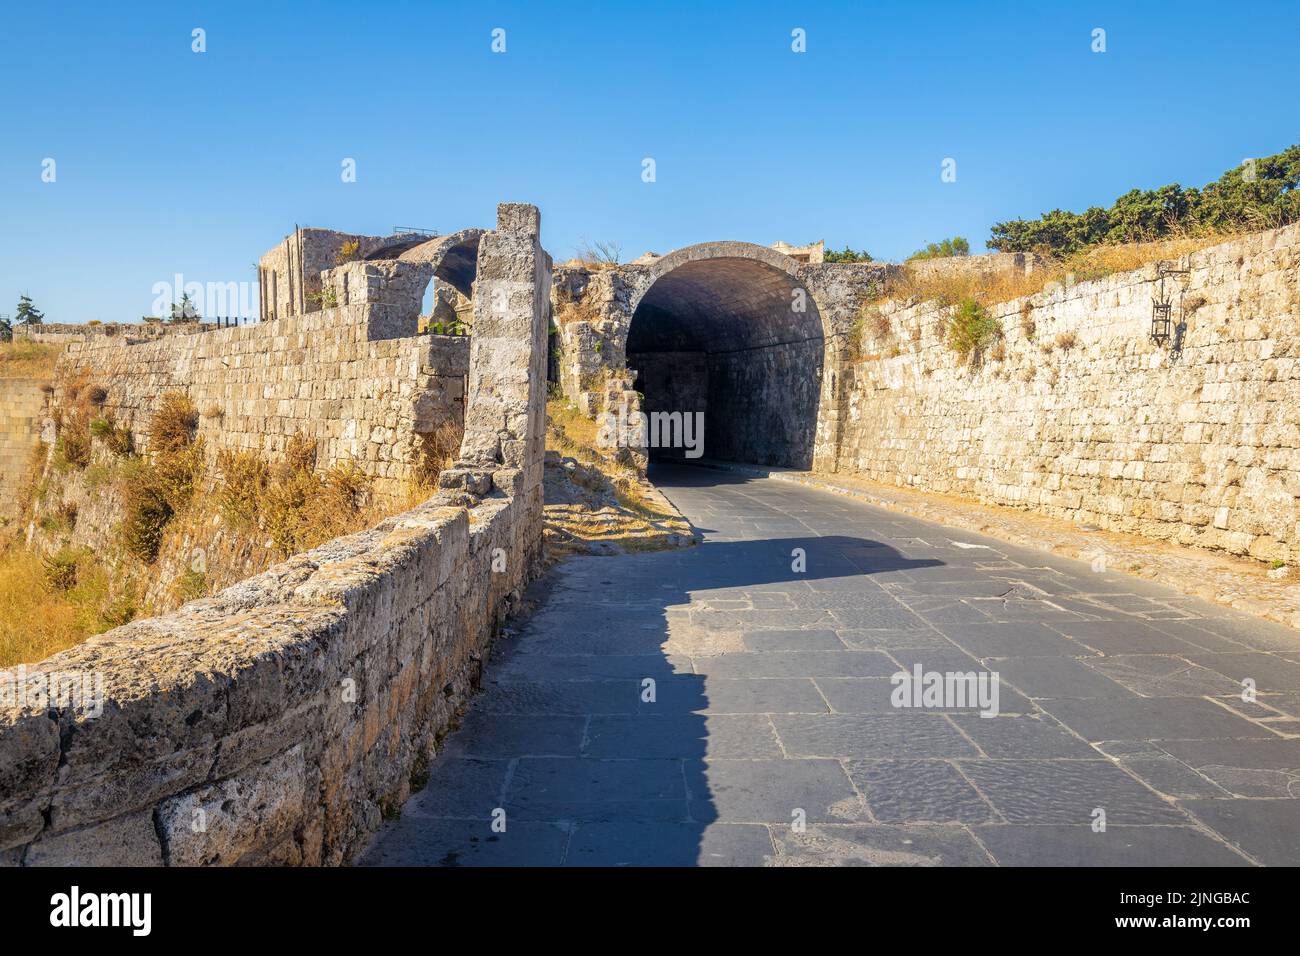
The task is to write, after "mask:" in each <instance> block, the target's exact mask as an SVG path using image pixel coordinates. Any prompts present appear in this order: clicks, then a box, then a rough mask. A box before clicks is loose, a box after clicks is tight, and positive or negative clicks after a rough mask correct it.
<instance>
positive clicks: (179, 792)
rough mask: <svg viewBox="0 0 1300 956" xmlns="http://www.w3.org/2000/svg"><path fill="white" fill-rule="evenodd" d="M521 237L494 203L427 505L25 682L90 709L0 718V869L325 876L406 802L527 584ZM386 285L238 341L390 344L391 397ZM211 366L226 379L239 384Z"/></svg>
mask: <svg viewBox="0 0 1300 956" xmlns="http://www.w3.org/2000/svg"><path fill="white" fill-rule="evenodd" d="M538 226H539V220H538V214H537V210H536V209H535V208H534V207H531V206H517V205H503V206H502V207H501V208H500V211H499V216H498V223H497V228H496V230H494V231H492V232H490V233H485V234H482V236H481V239H482V250H481V251H480V253H479V255H478V257H477V270H476V278H475V282H476V285H477V287H478V288H479V290H480V295H479V296H478V297H477V299H476V310H475V323H474V324H475V328H476V335H475V337H474V339H473V342H472V343H471V346H470V349H471V351H470V355H469V393H470V395H471V409H470V412H469V414H468V415H467V416H466V427H465V435H464V441H463V445H462V450H461V454H460V456H459V462H458V467H457V468H456V469H455V470H454V471H452V472H450V473H447V474H446V475H445V477H444V484H445V485H447V486H448V490H447V491H445V492H443V493H440V494H438V495H435V496H434V497H433V498H431V499H430V500H429V501H427V502H426V503H424V504H423V505H421V506H420V507H418V508H416V509H415V510H413V511H410V512H407V513H405V514H401V515H398V516H396V517H394V518H390V519H388V520H386V521H384V522H383V523H381V524H380V525H379V526H378V527H376V528H374V529H372V530H370V531H367V532H364V533H361V534H355V535H350V536H348V537H344V538H339V539H336V540H334V541H332V542H330V543H329V544H327V545H324V546H322V547H320V548H317V549H315V550H313V551H310V552H307V553H305V554H300V555H297V556H295V557H293V558H291V559H290V560H288V561H286V562H284V563H283V564H279V565H276V566H275V567H273V568H271V569H270V570H268V571H267V572H265V573H263V574H260V575H257V576H256V577H253V578H251V579H249V580H247V581H244V582H243V583H241V584H239V585H237V586H235V587H232V588H228V589H227V590H225V591H222V592H220V593H218V594H216V595H214V596H212V597H210V598H205V599H202V600H199V601H195V602H192V603H190V604H188V605H186V606H185V607H184V608H182V609H181V610H179V611H176V612H174V613H171V614H166V615H163V616H161V617H156V618H151V619H148V620H142V621H137V622H133V623H131V624H128V625H126V626H124V627H120V628H117V629H115V630H113V631H109V632H108V633H106V634H102V635H100V636H98V637H94V638H91V639H90V640H89V641H87V642H86V643H85V644H83V645H80V646H78V647H76V648H73V649H71V650H68V651H65V652H63V653H61V654H57V655H55V656H54V657H52V658H49V659H48V660H46V661H44V662H42V663H41V664H39V665H35V666H33V667H31V668H29V671H28V674H27V678H26V685H25V686H37V685H39V684H40V682H41V681H43V680H47V679H53V677H54V675H58V674H79V673H95V674H98V675H101V676H102V678H103V681H104V690H105V697H106V702H105V704H104V711H103V713H102V715H98V716H93V717H92V716H88V715H87V714H85V713H81V712H79V711H78V710H77V709H76V708H74V707H70V706H64V707H62V708H58V707H57V706H54V709H51V706H53V705H52V704H49V702H47V701H43V700H39V699H34V700H28V701H26V702H24V703H23V704H21V705H18V706H11V705H8V704H7V705H6V706H4V707H3V708H0V863H7V864H11V865H12V864H18V863H22V864H27V865H36V864H53V863H92V862H93V863H101V864H132V863H143V864H147V863H154V864H157V863H168V864H172V865H188V864H232V863H237V862H238V863H254V862H266V863H275V862H280V863H307V864H317V863H327V864H331V863H339V862H342V861H344V860H346V859H348V858H349V857H350V856H351V855H352V854H353V853H355V852H356V851H357V849H358V848H359V847H360V846H361V845H362V843H363V842H364V840H365V839H366V837H367V836H368V834H369V833H370V832H371V831H373V830H374V829H375V828H376V827H377V826H378V824H379V821H380V818H381V815H382V813H383V812H384V811H385V810H386V809H387V808H389V807H392V806H396V805H397V804H399V803H400V802H401V801H402V800H403V799H405V797H406V795H407V794H408V793H409V791H410V787H411V781H412V779H413V778H414V779H417V780H418V778H419V776H420V774H421V773H422V767H423V766H424V765H425V763H426V762H427V760H428V757H429V756H430V754H431V753H432V749H433V747H434V743H435V740H436V739H437V738H438V736H439V735H440V734H442V733H443V732H445V730H446V729H447V726H448V724H449V722H450V721H451V719H452V718H453V716H454V714H455V713H456V711H457V709H458V708H459V707H461V706H462V704H463V702H464V700H465V698H466V697H467V696H468V694H469V693H470V692H471V690H472V688H473V686H474V684H475V682H476V681H477V679H478V676H479V672H480V668H481V665H482V660H483V657H484V655H485V653H486V649H487V647H488V645H489V644H490V642H491V640H492V638H493V636H494V635H495V633H496V632H497V629H498V628H499V626H500V623H501V621H502V619H503V617H504V616H505V614H506V613H507V612H508V611H509V609H510V608H511V606H512V605H513V603H514V602H515V601H517V599H518V596H519V594H520V591H521V589H522V588H523V586H524V585H525V584H526V583H527V581H528V580H529V578H530V577H531V576H532V575H533V574H534V573H535V572H536V569H537V564H538V556H539V549H540V536H541V522H540V509H541V473H542V459H543V441H544V417H543V416H544V411H543V404H544V403H543V397H544V393H543V391H542V390H543V388H544V370H545V351H544V343H545V338H546V318H547V316H546V312H547V308H546V306H547V300H548V296H549V279H550V260H549V258H548V257H547V255H546V253H545V252H543V251H542V249H541V246H540V244H539V243H538ZM370 268H375V269H378V270H379V271H378V273H377V274H376V273H372V272H370V271H368V270H369V269H370ZM406 268H407V267H406V266H398V265H393V264H392V263H391V262H390V263H389V264H387V265H383V266H373V267H372V266H364V267H361V269H362V271H355V270H350V271H349V272H348V273H347V274H348V275H350V276H355V277H361V278H364V279H366V281H365V282H362V283H359V284H352V283H349V294H350V295H353V294H355V295H359V296H361V298H360V299H359V301H357V302H356V303H354V304H349V305H344V306H340V307H339V308H338V309H334V310H327V311H325V312H322V313H320V314H318V315H315V316H298V317H296V318H295V320H294V321H293V323H290V322H289V321H288V320H280V321H278V322H272V323H268V324H266V325H265V326H262V327H261V328H262V330H263V332H264V334H265V333H266V331H267V330H269V332H270V335H271V337H272V339H273V340H274V339H283V340H284V341H282V342H281V343H280V347H281V348H284V349H290V350H293V349H296V350H298V355H299V358H300V360H301V361H306V360H307V358H308V356H307V355H306V348H307V347H306V345H305V344H304V342H305V340H304V339H303V338H300V336H305V335H307V333H308V332H311V333H314V334H315V335H316V337H318V338H323V339H327V340H330V344H329V345H326V346H322V349H324V350H344V349H345V348H346V347H348V345H349V344H350V345H351V346H352V347H355V348H359V349H363V350H364V349H368V348H372V347H373V348H380V349H387V348H390V347H391V348H400V349H401V350H402V351H400V352H395V353H394V354H392V355H382V356H377V357H375V358H374V359H372V360H373V361H375V362H382V363H385V364H382V365H381V366H376V368H375V370H374V371H375V374H376V376H378V377H381V378H382V379H383V381H384V383H385V385H386V386H387V387H389V388H392V389H397V388H398V387H399V386H400V384H401V383H402V382H404V381H406V380H408V379H411V380H413V379H414V378H415V376H416V375H417V374H418V372H419V363H418V361H417V358H418V353H417V351H416V350H415V348H414V345H413V344H412V343H405V344H402V343H397V344H394V343H393V341H392V340H391V339H383V338H380V339H374V338H372V334H373V333H375V332H376V330H377V329H388V330H391V328H392V321H393V315H394V313H393V312H391V311H389V310H388V307H389V306H394V305H396V304H397V303H396V301H395V299H393V300H390V299H386V298H385V293H384V290H385V288H388V287H387V286H386V285H385V283H384V282H383V281H380V282H378V283H372V282H371V281H370V280H371V279H375V278H387V279H392V278H401V277H402V276H403V274H404V273H405V271H406ZM411 268H424V269H430V268H433V267H432V266H431V265H430V264H429V262H427V261H426V262H424V263H416V264H414V265H412V266H411ZM397 288H398V289H399V290H402V293H401V294H403V295H404V294H405V289H406V286H404V285H403V284H402V283H400V282H398V283H397ZM376 290H377V291H376ZM376 295H377V298H376ZM394 296H398V294H397V293H396V292H394ZM399 297H400V296H399ZM411 319H412V321H413V320H414V315H412V316H411ZM345 329H346V330H348V332H347V334H343V332H342V331H341V330H345ZM331 330H333V332H332V331H331ZM247 331H248V332H250V333H251V332H252V331H254V330H247ZM243 332H245V330H230V333H212V334H209V335H205V336H201V337H199V342H200V343H201V342H204V341H216V340H217V339H218V338H219V337H220V336H222V335H227V336H231V337H230V341H229V342H227V343H226V344H227V345H231V346H233V345H236V344H238V343H240V342H242V341H243V340H242V339H241V338H239V337H238V336H237V335H232V333H243ZM336 333H337V334H336ZM332 335H333V336H334V337H333V339H331V336H332ZM137 348H139V347H137ZM227 355H228V356H229V357H228V359H227V361H228V362H229V364H230V367H231V369H232V373H231V374H232V375H238V374H239V371H238V370H240V369H241V368H247V367H248V363H249V361H250V360H249V359H248V358H247V357H241V353H238V352H236V351H233V350H232V351H231V352H228V353H227ZM83 357H84V353H83ZM209 358H210V357H208V356H184V357H183V361H185V362H188V363H190V367H192V368H197V369H202V368H204V367H205V363H207V362H209ZM210 360H211V362H212V363H213V364H215V365H221V364H222V362H221V359H219V358H211V359H210ZM182 367H184V366H182ZM284 367H286V366H281V368H284ZM210 371H211V369H210ZM305 384H306V385H307V386H308V387H307V388H306V389H305V390H304V391H307V392H310V381H306V383H305ZM350 387H352V388H355V387H356V384H355V383H354V384H353V385H352V386H350ZM246 390H249V391H253V390H255V389H246ZM312 400H313V399H311V398H310V397H304V398H302V399H293V398H287V397H286V398H283V399H276V401H277V402H279V403H281V404H282V405H283V406H284V408H285V409H286V410H288V409H290V408H291V407H292V403H293V402H294V401H307V402H310V401H312ZM320 400H322V401H330V400H332V399H330V398H328V397H325V398H322V399H320ZM196 821H202V823H201V825H196Z"/></svg>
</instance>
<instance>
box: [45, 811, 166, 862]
mask: <svg viewBox="0 0 1300 956" xmlns="http://www.w3.org/2000/svg"><path fill="white" fill-rule="evenodd" d="M162 862H163V857H162V847H161V846H160V845H159V843H158V834H157V832H156V831H155V830H154V825H153V813H152V811H149V810H143V811H140V812H138V813H131V814H127V815H126V816H122V817H114V818H113V819H111V820H106V821H104V822H103V823H97V824H94V825H92V826H88V827H84V828H82V829H80V830H70V831H67V832H64V833H56V834H51V835H49V836H43V837H41V839H39V840H37V841H36V842H34V843H32V844H31V845H30V846H29V847H28V848H27V854H26V856H25V857H24V858H23V864H24V865H25V866H161V865H162Z"/></svg>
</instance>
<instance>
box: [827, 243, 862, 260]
mask: <svg viewBox="0 0 1300 956" xmlns="http://www.w3.org/2000/svg"><path fill="white" fill-rule="evenodd" d="M822 261H823V262H870V261H871V253H869V252H867V250H866V249H850V248H849V247H848V245H847V244H846V245H845V246H844V248H843V249H841V250H840V251H839V252H836V251H835V250H834V249H827V250H826V252H825V253H824V255H823V258H822Z"/></svg>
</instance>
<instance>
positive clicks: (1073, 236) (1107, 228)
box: [988, 144, 1300, 256]
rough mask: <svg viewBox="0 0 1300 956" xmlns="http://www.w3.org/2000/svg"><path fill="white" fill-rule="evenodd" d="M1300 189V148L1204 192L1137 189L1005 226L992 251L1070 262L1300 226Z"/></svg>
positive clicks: (1247, 166)
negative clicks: (1139, 247)
mask: <svg viewBox="0 0 1300 956" xmlns="http://www.w3.org/2000/svg"><path fill="white" fill-rule="evenodd" d="M1297 186H1300V144H1298V145H1295V146H1291V147H1289V148H1287V149H1285V150H1283V151H1282V152H1280V153H1278V154H1276V155H1274V156H1267V157H1265V158H1263V159H1256V160H1248V161H1246V162H1245V163H1243V164H1242V165H1241V166H1237V167H1235V168H1233V169H1230V170H1228V171H1227V172H1225V173H1224V174H1223V175H1222V176H1220V177H1219V178H1218V179H1217V180H1215V181H1214V182H1212V183H1210V184H1208V185H1206V186H1204V187H1201V188H1196V187H1190V188H1185V187H1183V186H1180V185H1178V184H1177V183H1173V184H1171V185H1168V186H1161V187H1160V188H1159V189H1133V190H1130V191H1129V192H1127V193H1125V194H1124V195H1122V196H1120V197H1119V198H1118V199H1116V200H1115V202H1114V203H1112V204H1111V205H1110V206H1109V207H1108V208H1104V209H1103V208H1102V207H1100V206H1093V207H1092V208H1090V209H1088V210H1086V211H1085V212H1082V213H1075V212H1066V211H1064V210H1061V209H1054V210H1052V211H1051V212H1049V213H1045V214H1043V215H1042V216H1039V217H1038V218H1037V219H1012V220H1008V221H1007V222H1000V223H998V224H996V225H995V226H994V227H993V230H992V238H990V239H989V241H988V246H989V248H990V249H997V250H999V251H1001V252H1039V253H1044V254H1047V255H1053V256H1064V255H1069V254H1071V253H1076V252H1078V251H1080V250H1082V249H1087V248H1089V247H1093V246H1100V245H1106V244H1114V243H1130V242H1149V241H1152V240H1155V239H1164V238H1176V237H1182V236H1203V235H1227V234H1231V233H1235V232H1243V231H1249V230H1259V229H1272V228H1276V227H1277V226H1284V225H1286V224H1288V223H1292V222H1296V221H1300V191H1297Z"/></svg>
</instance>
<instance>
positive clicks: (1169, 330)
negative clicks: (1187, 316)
mask: <svg viewBox="0 0 1300 956" xmlns="http://www.w3.org/2000/svg"><path fill="white" fill-rule="evenodd" d="M1191 274H1192V270H1191V269H1175V268H1174V267H1173V266H1172V265H1171V264H1170V263H1167V262H1157V263H1156V278H1157V280H1158V282H1157V285H1156V292H1155V295H1153V296H1152V297H1151V338H1152V340H1153V341H1154V342H1155V343H1156V344H1157V345H1164V344H1165V343H1166V342H1168V341H1169V340H1170V339H1171V338H1173V334H1174V322H1173V311H1174V282H1171V281H1167V280H1170V279H1173V278H1174V277H1175V276H1177V277H1180V278H1181V277H1183V276H1189V275H1191ZM1177 286H1178V312H1179V328H1180V329H1181V328H1182V324H1183V323H1182V313H1183V290H1184V289H1185V288H1186V286H1187V283H1186V281H1185V280H1182V281H1178V282H1177Z"/></svg>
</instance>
